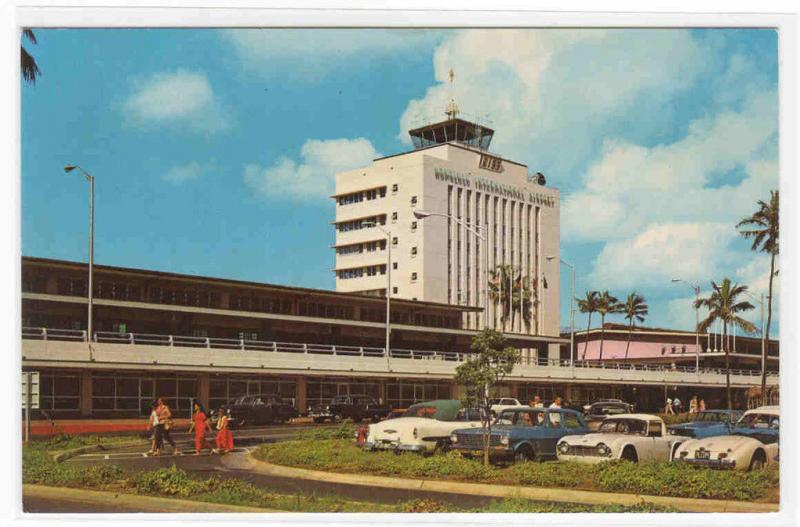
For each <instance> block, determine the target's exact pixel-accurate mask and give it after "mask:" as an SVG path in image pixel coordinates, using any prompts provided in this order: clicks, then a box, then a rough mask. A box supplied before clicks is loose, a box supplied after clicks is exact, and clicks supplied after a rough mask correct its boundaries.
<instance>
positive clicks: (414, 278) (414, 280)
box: [411, 273, 417, 282]
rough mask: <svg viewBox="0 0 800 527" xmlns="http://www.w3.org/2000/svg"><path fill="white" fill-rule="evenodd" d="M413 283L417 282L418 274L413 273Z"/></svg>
mask: <svg viewBox="0 0 800 527" xmlns="http://www.w3.org/2000/svg"><path fill="white" fill-rule="evenodd" d="M411 281H412V282H416V281H417V273H411Z"/></svg>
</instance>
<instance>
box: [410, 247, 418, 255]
mask: <svg viewBox="0 0 800 527" xmlns="http://www.w3.org/2000/svg"><path fill="white" fill-rule="evenodd" d="M416 255H417V248H416V247H412V248H411V256H416Z"/></svg>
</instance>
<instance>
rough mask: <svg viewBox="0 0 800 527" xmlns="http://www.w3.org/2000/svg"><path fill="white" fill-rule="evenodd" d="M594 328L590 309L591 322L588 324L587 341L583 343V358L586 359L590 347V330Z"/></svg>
mask: <svg viewBox="0 0 800 527" xmlns="http://www.w3.org/2000/svg"><path fill="white" fill-rule="evenodd" d="M590 329H592V312H591V311H589V323H588V324H586V342H584V343H583V357H582V358H581V360H586V349H587V348H588V347H589V330H590Z"/></svg>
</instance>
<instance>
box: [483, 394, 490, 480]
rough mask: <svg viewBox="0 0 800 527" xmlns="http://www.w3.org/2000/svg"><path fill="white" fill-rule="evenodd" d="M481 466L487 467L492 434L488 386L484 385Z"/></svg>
mask: <svg viewBox="0 0 800 527" xmlns="http://www.w3.org/2000/svg"><path fill="white" fill-rule="evenodd" d="M483 402H484V404H483V412H484V415H483V416H482V418H483V420H484V421H483V466H484V467H488V466H489V439H490V438H491V434H492V429H491V426H492V419H491V414H490V413H489V412H490V407H489V385H488V384H485V385H484V386H483Z"/></svg>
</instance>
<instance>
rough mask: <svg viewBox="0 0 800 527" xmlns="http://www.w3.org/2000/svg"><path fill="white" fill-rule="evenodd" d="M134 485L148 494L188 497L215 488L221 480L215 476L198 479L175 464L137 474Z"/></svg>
mask: <svg viewBox="0 0 800 527" xmlns="http://www.w3.org/2000/svg"><path fill="white" fill-rule="evenodd" d="M132 483H133V486H134V487H135V488H136V489H137V490H139V491H140V492H143V493H146V494H158V495H167V496H181V497H187V496H191V495H193V494H200V493H203V492H209V491H211V490H214V489H215V488H216V487H217V486H218V484H219V480H218V479H217V478H215V477H211V478H208V479H206V480H198V479H195V478H192V477H189V474H187V473H186V471H184V470H181V469H179V468H178V467H176V466H175V465H172V466H170V467H169V468H160V469H158V470H152V471H148V472H142V473H139V474H137V475H136V476H135V477H134V479H133V481H132Z"/></svg>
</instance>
